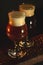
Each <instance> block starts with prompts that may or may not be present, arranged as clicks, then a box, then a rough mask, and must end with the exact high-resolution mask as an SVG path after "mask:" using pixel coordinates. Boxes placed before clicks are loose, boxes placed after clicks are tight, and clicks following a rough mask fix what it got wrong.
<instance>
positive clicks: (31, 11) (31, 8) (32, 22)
mask: <svg viewBox="0 0 43 65" xmlns="http://www.w3.org/2000/svg"><path fill="white" fill-rule="evenodd" d="M19 11H22V12H25V15H26V18H25V21H26V24H27V26H28V33H29V37H31V36H32V35H34V34H35V29H36V22H37V21H36V15H35V5H33V4H21V5H19Z"/></svg>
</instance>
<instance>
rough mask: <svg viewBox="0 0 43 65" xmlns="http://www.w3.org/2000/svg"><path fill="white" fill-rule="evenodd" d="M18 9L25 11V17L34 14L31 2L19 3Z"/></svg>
mask: <svg viewBox="0 0 43 65" xmlns="http://www.w3.org/2000/svg"><path fill="white" fill-rule="evenodd" d="M19 10H20V11H23V12H25V14H26V16H27V17H31V16H33V15H34V11H35V6H34V5H32V4H21V5H19Z"/></svg>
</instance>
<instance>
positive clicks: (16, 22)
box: [7, 11, 28, 41]
mask: <svg viewBox="0 0 43 65" xmlns="http://www.w3.org/2000/svg"><path fill="white" fill-rule="evenodd" d="M8 15H9V23H8V25H7V35H8V37H9V38H10V39H11V40H12V41H14V40H15V41H20V40H23V39H25V38H26V36H27V35H28V32H27V25H26V24H25V13H24V12H22V13H21V12H17V11H16V12H14V11H13V12H10V13H9V14H8Z"/></svg>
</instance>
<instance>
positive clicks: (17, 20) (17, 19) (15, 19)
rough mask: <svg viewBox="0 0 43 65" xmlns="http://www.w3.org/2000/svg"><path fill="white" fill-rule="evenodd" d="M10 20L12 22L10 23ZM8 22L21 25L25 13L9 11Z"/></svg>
mask: <svg viewBox="0 0 43 65" xmlns="http://www.w3.org/2000/svg"><path fill="white" fill-rule="evenodd" d="M11 22H12V23H11ZM10 23H11V24H12V25H13V26H22V25H24V24H25V13H24V12H19V11H13V12H11V13H10Z"/></svg>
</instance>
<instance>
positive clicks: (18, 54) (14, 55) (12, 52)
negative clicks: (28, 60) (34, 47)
mask: <svg viewBox="0 0 43 65" xmlns="http://www.w3.org/2000/svg"><path fill="white" fill-rule="evenodd" d="M8 55H9V56H10V57H11V58H22V57H24V56H25V55H26V52H24V51H20V52H16V49H14V50H13V49H12V50H11V49H9V51H8Z"/></svg>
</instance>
